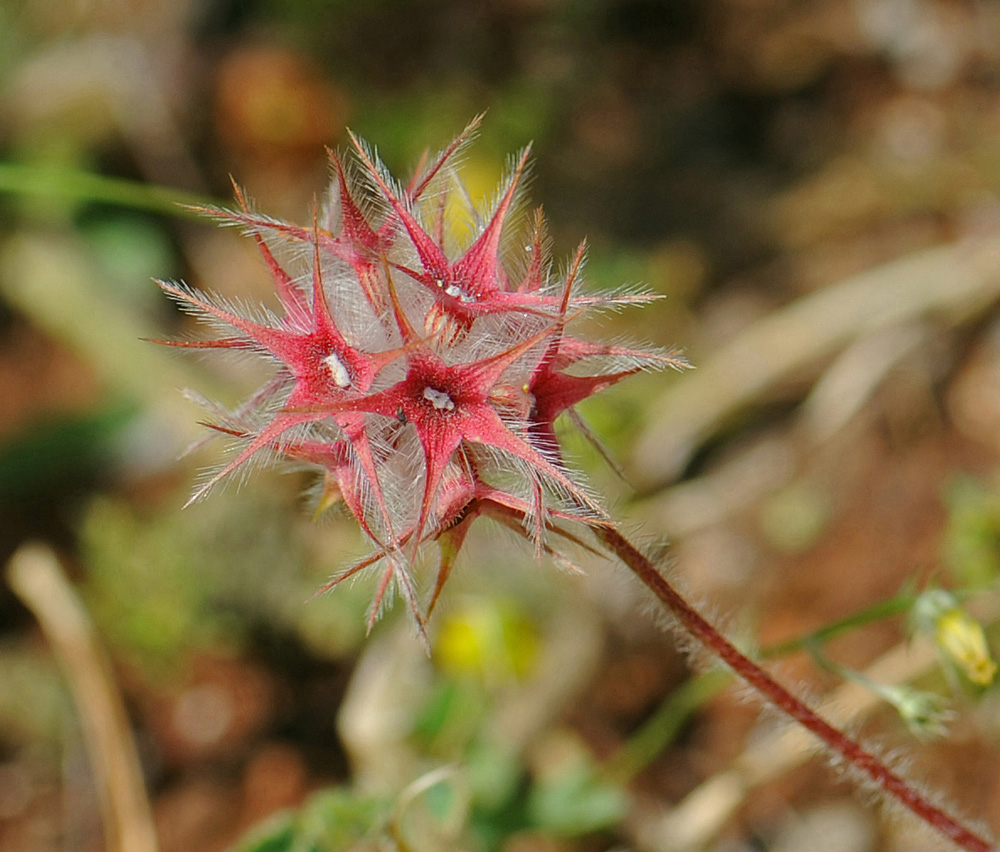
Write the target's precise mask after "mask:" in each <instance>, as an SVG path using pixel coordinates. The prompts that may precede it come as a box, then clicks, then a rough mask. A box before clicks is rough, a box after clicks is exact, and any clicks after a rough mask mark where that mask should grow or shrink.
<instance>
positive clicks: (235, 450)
mask: <svg viewBox="0 0 1000 852" xmlns="http://www.w3.org/2000/svg"><path fill="white" fill-rule="evenodd" d="M288 431H290V432H292V431H295V427H292V428H291V429H289V430H288ZM256 437H257V436H256V435H253V434H251V435H247V436H245V437H241V438H236V439H235V440H232V441H230V442H228V445H227V446H226V448H225V450H224V451H223V456H224V458H223V460H222V462H221V463H219V464H216V465H211V466H208V467H206V468H203V469H202V470H201V471H199V473H198V475H197V477H196V478H195V488H194V491H193V493H192V495H191V498H190V499H189V500H188V503H187V504H186V505H190V504H192V503H198V502H201V500H203V499H204V498H205V497H206V496H208V495H209V494H211V493H213V492H215V491H218V490H220V489H226V488H235V489H236V490H237V491H238V490H240V489H241V488H243V486H244V485H245V484H246V483H247V481H248V480H249V479H250V478H251V477H252V476H253V475H255V474H256V473H257V471H258V470H261V469H264V468H267V467H271V466H274V464H275V462H276V461H278V460H279V459H282V458H283V456H282V452H281V445H280V443H277V442H275V443H273V444H272V443H269V444H265V445H264V446H262V447H260V448H259V449H258V450H257V451H256V452H254V453H253V455H251V456H250V457H249V458H247V459H246V460H245V461H244V462H243V463H242V464H240V465H238V466H237V467H235V468H233V469H232V470H230V471H228V472H227V473H226V475H225V476H221V477H220V474H221V473H222V472H223V471H225V470H226V468H227V467H228V465H229V464H230V463H231V462H232V460H233V459H234V458H236V457H237V456H238V455H239V454H240V453H241V452H243V450H244V449H245V448H246V447H247V446H248V445H249V444H251V443H253V441H254V440H255V439H256ZM285 443H287V442H285Z"/></svg>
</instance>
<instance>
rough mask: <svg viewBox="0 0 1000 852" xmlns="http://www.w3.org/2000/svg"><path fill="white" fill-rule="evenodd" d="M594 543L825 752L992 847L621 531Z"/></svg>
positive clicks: (964, 838)
mask: <svg viewBox="0 0 1000 852" xmlns="http://www.w3.org/2000/svg"><path fill="white" fill-rule="evenodd" d="M594 533H595V535H596V536H597V538H598V539H599V540H600V541H601V542H602V543H603V544H604V545H605V546H606V547H607V548H608V549H609V550H610V551H611V552H612V553H614V554H615V555H616V556H617V557H618V558H619V559H620V560H621V561H622V562H623V563H625V565H627V566H628V567H629V568H630V569H631V570H632V572H633V573H634V574H635V575H636V576H637V577H638V578H639V579H640V580H641V581H642V583H643V584H644V585H645V586H646V587H647V588H648V589H649V590H650V591H652V592H653V594H655V595H656V596H657V598H659V599H660V602H661V603H662V604H663V605H664V606H665V607H666V608H667V609H668V610H669V611H670V612H671V613H672V614H673V616H674V617H675V618H676V619H677V620H678V621H679V622H680V623H681V625H682V626H683V627H684V629H685V630H687V631H688V632H689V633H690V634H691V635H692V636H694V637H695V638H696V639H697V640H698V641H699V642H701V643H702V644H703V645H704V646H705V647H706V648H708V649H709V650H710V651H711V652H712V653H713V654H715V655H716V656H717V657H719V658H720V659H721V660H723V662H725V663H726V665H728V666H729V667H730V668H731V669H732V670H733V671H734V672H735V673H736V674H737V675H738V676H739V677H740V678H742V679H743V680H744V681H746V682H747V683H748V684H750V685H751V686H752V687H753V688H754V689H756V690H757V692H759V693H760V694H761V695H762V696H763V697H764V698H766V699H767V700H768V701H769V702H770V703H772V704H774V705H775V706H776V707H778V708H779V709H780V710H782V711H784V712H785V713H786V714H788V715H789V716H790V717H791V718H792V719H794V720H795V721H796V722H798V723H799V724H801V725H802V726H803V727H805V728H807V729H808V730H809V731H810V732H811V733H812V734H813V735H814V736H816V737H818V738H819V739H820V740H821V741H822V742H823V743H824V744H825V745H826V746H827V747H828V748H830V749H832V750H833V751H834V752H836V753H837V754H839V755H841V756H842V757H843V758H844V759H845V760H846V761H848V762H849V763H850V764H851V765H853V766H854V767H855V768H857V769H858V770H859V771H860V772H862V773H863V774H864V775H865V776H867V777H868V778H870V779H871V780H872V781H873V782H874V783H875V784H876V785H877V786H878V787H879V788H880V789H881V790H883V791H885V793H886V794H887V795H888V796H889V797H891V798H892V799H894V800H895V801H897V802H899V804H901V805H903V807H905V808H907V809H908V810H910V811H911V812H912V813H913V814H915V815H916V816H917V817H918V818H920V819H921V820H923V821H924V822H925V823H927V825H930V826H932V827H933V828H935V829H937V830H938V831H939V832H941V833H942V834H944V835H945V836H946V837H948V838H949V839H950V840H951V841H952V842H954V843H955V844H956V845H957V846H959V847H960V848H962V849H966V850H969V852H990V850H993V849H994V846H993V844H992V843H990V842H989V841H987V840H986V839H985V838H983V837H981V836H980V835H978V834H976V833H975V832H973V831H972V830H971V829H969V828H966V827H965V826H964V825H962V824H961V823H960V822H959V821H958V820H956V819H955V818H954V817H952V816H950V815H949V814H947V813H945V812H944V811H943V810H941V809H940V808H939V807H937V806H936V805H934V804H932V803H931V802H930V801H928V800H927V799H926V798H925V797H924V796H922V795H921V794H920V793H918V792H917V791H916V790H914V789H913V788H912V787H911V786H910V785H909V784H908V783H907V782H906V781H904V780H903V779H902V778H901V777H900V776H899V775H897V774H896V773H895V772H893V771H892V770H891V769H889V768H888V767H887V766H886V765H885V764H884V763H883V762H882V761H881V760H879V758H877V757H876V756H875V755H873V754H872V753H871V752H869V751H866V750H865V749H863V748H862V747H861V746H860V745H858V744H857V743H856V742H855V741H854V740H853V739H851V738H850V737H848V736H847V735H846V734H844V733H843V732H841V731H839V730H838V729H837V728H835V727H833V725H831V724H830V723H829V722H827V721H826V720H825V719H823V718H822V717H821V716H819V715H818V714H817V713H816V712H815V711H813V710H811V709H810V708H809V707H808V706H806V705H805V704H804V703H803V702H802V701H801V700H800V699H798V698H796V697H795V696H794V695H792V693H790V692H789V691H788V690H787V689H785V687H783V686H782V685H781V684H779V683H778V682H777V681H775V680H774V679H773V678H772V677H771V676H770V675H769V674H768V673H767V672H765V671H764V670H763V669H762V668H760V666H758V665H757V664H756V663H754V662H753V661H752V660H750V659H749V658H748V657H746V656H745V655H744V654H742V653H741V652H740V651H738V650H737V649H736V648H735V647H734V646H733V645H732V643H730V642H729V640H728V639H726V638H725V637H724V636H723V635H722V634H721V633H720V632H719V631H718V630H716V629H715V627H713V626H712V625H711V624H710V623H709V622H708V621H706V620H705V618H704V617H703V616H702V615H701V614H700V613H699V612H698V611H697V610H695V609H694V608H693V607H692V606H691V605H690V604H689V603H688V602H687V601H686V600H685V599H684V598H683V597H682V596H681V595H680V594H679V593H678V592H677V590H676V589H674V587H673V586H672V585H671V584H670V583H669V582H668V581H667V580H666V578H665V577H664V576H663V575H662V574H661V573H660V572H659V571H658V570H657V568H656V566H655V565H654V564H653V563H652V562H651V561H650V560H649V559H648V558H647V557H646V556H645V555H644V554H643V553H642V552H641V551H640V550H639V549H638V548H637V547H636V546H635V545H633V544H632V543H631V542H630V541H629V540H628V539H627V538H625V536H624V535H622V533H621V532H619V531H618V530H617V529H615V528H613V527H605V526H598V527H595V528H594Z"/></svg>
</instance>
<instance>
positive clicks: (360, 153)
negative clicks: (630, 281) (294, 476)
mask: <svg viewBox="0 0 1000 852" xmlns="http://www.w3.org/2000/svg"><path fill="white" fill-rule="evenodd" d="M478 123H479V119H476V120H474V121H473V122H472V123H471V124H470V125H469V126H468V127H467V128H466V129H465V131H464V132H463V133H462V134H461V135H460V136H459V137H458V138H457V139H456V140H455V141H454V142H453V143H452V144H451V145H449V146H448V147H447V148H446V149H445V150H444V151H443V152H441V153H440V154H439V155H438V156H437V157H435V158H433V159H429V160H428V161H427V165H425V166H424V167H423V168H422V169H420V170H418V172H417V174H416V175H415V176H414V177H413V179H412V180H411V181H410V182H409V183H408V184H406V186H405V187H404V186H401V185H399V184H397V182H396V181H395V180H394V179H393V178H392V177H391V175H390V174H389V173H388V171H387V170H386V169H385V167H384V166H383V165H382V164H381V163H380V161H379V159H378V156H377V154H376V153H375V151H374V150H373V149H371V148H369V147H368V146H366V145H365V144H364V143H363V142H361V141H360V140H358V139H357V138H355V137H354V136H353V135H352V136H351V139H352V142H353V162H351V163H349V164H345V163H344V162H343V160H342V159H341V157H340V156H339V155H337V154H334V153H332V152H331V153H330V160H331V164H332V168H333V172H334V180H333V183H332V186H331V188H330V191H329V192H328V194H327V198H326V205H325V207H324V209H323V210H322V211H319V212H315V213H314V215H313V223H312V226H311V227H302V226H298V225H294V224H290V223H286V222H282V221H279V220H275V219H271V218H269V217H266V216H263V215H261V214H259V213H256V212H254V211H253V210H252V209H251V206H250V204H249V203H248V201H247V200H246V198H245V196H244V195H243V193H242V192H241V191H240V190H239V188H238V187H236V200H237V207H236V208H235V209H232V210H227V209H215V208H213V209H208V210H206V212H208V213H210V214H211V215H214V216H215V217H217V218H218V219H220V220H221V221H222V222H223V223H225V224H230V225H235V226H238V227H240V228H242V229H244V230H245V231H246V232H247V233H249V234H250V235H251V236H252V237H253V239H254V240H255V241H256V243H257V246H258V249H259V251H260V254H261V256H262V258H263V260H264V262H265V264H266V266H267V268H268V270H269V271H270V274H271V278H272V279H273V282H274V287H275V291H276V294H277V298H278V302H279V304H280V308H281V310H280V312H279V313H271V312H260V314H259V315H258V316H255V317H251V316H247V315H245V314H244V313H241V312H240V311H238V310H236V309H235V308H233V307H231V306H229V305H226V304H223V303H222V302H221V301H219V300H217V299H214V298H212V297H210V296H208V295H205V294H203V293H201V292H199V291H197V290H195V289H193V288H190V287H188V286H186V285H184V284H181V283H171V282H159V283H160V286H161V287H162V288H163V289H164V291H165V292H166V293H167V294H168V295H169V296H171V297H172V298H173V299H175V300H176V301H177V302H179V303H180V305H181V307H182V308H184V309H185V310H188V311H191V312H193V313H195V314H197V315H199V316H201V317H203V318H204V319H206V320H207V321H208V322H209V323H210V324H212V325H213V326H215V327H217V328H219V329H221V335H222V336H220V337H217V338H215V339H211V340H197V341H178V342H174V343H173V345H176V346H181V347H185V348H193V349H232V350H241V351H247V352H252V353H255V354H257V355H259V356H261V357H263V358H266V359H267V360H269V361H271V362H272V363H273V365H274V375H273V377H272V378H271V379H270V380H269V381H268V382H267V383H266V384H265V385H264V387H262V388H261V389H260V390H259V391H258V392H257V393H255V394H254V395H253V396H252V397H251V398H250V399H249V400H248V401H247V402H246V403H245V404H244V405H242V406H240V407H239V408H238V409H237V410H236V411H232V412H229V411H216V415H217V422H215V423H214V424H212V425H213V427H214V428H215V429H216V430H217V431H219V432H221V433H224V434H227V435H229V436H231V437H233V438H235V439H237V441H238V449H237V451H236V454H235V456H234V457H233V458H232V460H231V461H229V462H228V463H227V464H225V465H224V466H223V467H221V468H220V469H219V470H217V471H215V472H214V473H212V474H211V475H209V477H208V478H207V479H206V480H205V481H204V482H203V483H202V484H201V485H200V486H199V487H198V489H197V490H196V491H195V494H194V495H193V497H192V498H191V500H192V501H194V500H197V499H199V498H200V497H202V496H203V495H205V494H206V493H207V492H208V491H210V490H211V489H212V488H213V487H214V486H215V485H216V484H217V483H219V482H220V481H222V480H223V479H225V478H226V477H228V476H229V475H230V474H231V473H233V472H234V471H236V470H238V469H240V468H243V467H244V466H245V465H247V463H249V462H250V461H251V460H252V459H255V458H258V457H259V456H260V455H261V454H265V455H266V454H270V455H271V456H276V457H278V458H285V459H290V460H294V461H297V462H304V463H307V464H309V465H312V466H314V467H316V468H317V469H318V470H320V471H322V473H323V476H324V493H323V498H322V500H321V503H322V505H324V506H326V505H328V504H330V503H332V502H335V501H338V500H340V501H343V504H344V505H345V506H346V508H347V509H348V511H350V513H351V514H352V515H354V516H355V518H357V520H358V522H359V523H360V525H361V527H362V529H363V530H364V532H365V533H366V534H367V536H368V537H369V538H370V539H371V541H372V543H373V552H372V553H371V555H370V556H369V557H367V558H365V559H364V560H362V561H361V562H359V563H357V564H356V565H354V566H351V567H350V568H348V569H346V570H345V571H343V572H341V573H340V574H339V575H338V576H336V577H335V578H333V580H332V581H331V582H330V583H329V584H328V586H327V587H326V588H330V587H332V586H334V585H336V584H337V583H339V582H340V581H341V580H343V579H344V578H346V577H349V576H353V575H355V574H356V573H358V572H359V571H362V570H365V569H368V568H371V567H373V566H376V565H379V566H382V568H381V570H382V576H381V581H380V583H379V586H378V591H377V592H376V597H375V604H374V606H373V607H372V612H371V620H374V618H375V617H376V616H377V614H378V613H379V611H380V609H381V608H382V604H383V602H384V601H385V600H386V599H387V597H388V593H389V592H390V591H391V590H392V589H394V588H396V589H398V590H400V591H401V593H402V594H403V596H404V598H405V599H406V601H407V603H408V605H409V606H410V608H411V610H412V612H413V614H414V616H415V618H416V620H417V623H418V625H419V626H420V628H421V630H422V629H423V626H424V624H425V621H426V617H427V615H428V614H429V612H430V610H431V609H433V606H434V604H435V603H436V601H437V599H438V596H439V594H440V592H441V589H442V587H443V586H444V583H445V581H446V580H447V579H448V576H449V574H450V572H451V569H452V566H453V565H454V562H455V558H456V556H457V554H458V552H459V551H460V550H461V547H462V544H463V542H464V540H465V535H466V533H467V531H468V528H469V525H470V524H471V522H472V521H473V520H474V519H475V518H477V517H479V516H481V515H486V516H489V517H491V518H493V519H495V520H497V521H498V522H499V523H501V524H503V525H505V526H507V527H509V528H511V529H514V530H516V531H517V532H518V533H519V534H521V535H523V536H525V537H526V538H529V539H532V540H533V541H534V544H535V549H536V552H537V553H538V554H539V555H541V554H543V553H544V554H549V555H552V556H554V557H555V558H556V559H559V560H562V561H565V557H562V556H561V555H560V554H559V553H558V551H557V550H556V549H555V548H554V547H553V545H552V541H553V540H556V539H557V540H559V541H562V542H573V543H576V544H581V545H583V542H582V541H581V540H580V539H579V538H578V537H577V536H576V535H575V534H573V533H572V532H571V531H569V530H568V529H566V528H565V524H566V523H570V522H580V523H583V524H590V525H593V524H607V523H609V521H608V520H607V516H606V514H605V512H604V510H603V508H602V506H601V505H600V502H599V501H598V499H597V498H596V497H595V496H594V495H592V494H591V493H589V492H588V491H587V489H586V488H585V487H584V486H583V485H582V484H581V483H580V482H579V481H578V479H577V478H576V476H575V475H574V474H573V473H571V472H570V471H569V470H568V469H567V467H566V465H565V464H564V462H563V459H562V456H561V453H560V451H559V446H558V440H557V436H556V431H555V425H554V424H555V420H556V418H557V417H559V415H561V414H563V413H564V412H568V413H570V415H571V416H573V417H574V419H575V421H576V422H579V418H578V415H576V413H575V411H574V406H576V405H577V404H578V403H579V402H581V401H582V400H584V399H586V398H587V397H589V396H591V395H593V394H594V393H597V392H598V391H601V390H603V389H605V388H607V387H610V386H611V385H614V384H616V383H617V382H619V381H621V380H622V379H623V378H625V377H626V376H629V375H631V374H632V373H635V372H637V371H638V370H641V369H644V368H662V367H673V368H676V369H680V368H682V367H683V366H685V362H684V360H683V358H682V357H681V356H680V355H679V354H678V353H677V352H674V351H655V350H648V349H639V348H633V347H630V346H624V345H612V344H603V343H596V342H592V341H589V340H584V339H579V338H577V337H575V336H574V334H573V332H571V328H572V327H573V326H574V325H575V323H576V321H577V320H578V319H579V318H580V317H581V316H582V315H584V314H586V313H589V312H592V311H595V310H600V309H602V308H609V307H610V308H615V307H620V306H622V305H627V304H633V303H635V304H641V303H643V302H646V301H649V300H650V299H651V298H653V297H651V296H650V295H648V294H644V293H627V294H617V295H614V294H611V295H584V294H582V293H580V292H579V285H580V273H581V270H582V267H583V260H584V247H583V246H581V248H580V250H579V251H578V252H577V254H576V256H575V257H574V259H573V261H572V263H571V265H570V267H569V270H568V272H567V273H566V275H565V276H556V275H555V274H553V271H552V263H551V260H550V258H549V256H548V251H547V244H546V240H545V231H544V220H543V217H542V215H541V211H539V212H538V213H537V214H536V215H535V216H534V217H533V219H532V220H531V224H530V227H529V228H528V229H527V231H525V229H521V228H517V227H515V225H514V221H513V220H514V216H513V213H514V211H515V209H516V208H517V207H518V203H519V195H520V190H521V185H522V183H523V176H524V172H525V169H526V167H527V162H528V151H527V149H526V150H525V151H524V152H522V153H521V154H520V155H519V156H518V157H517V158H516V159H515V160H514V161H513V163H512V166H511V168H510V171H509V173H508V175H507V177H506V178H505V180H504V181H503V183H502V184H501V187H500V190H499V192H498V194H497V201H496V203H495V204H494V205H493V206H492V209H490V210H489V211H487V212H485V213H484V212H483V211H479V210H477V209H475V207H474V206H473V205H472V204H471V202H469V201H468V194H467V193H465V192H464V190H463V189H462V187H461V184H460V183H459V182H458V178H457V175H456V172H455V161H456V157H457V154H458V152H459V151H460V150H461V149H462V148H463V147H464V146H465V144H466V143H467V142H468V141H469V140H470V138H471V137H472V135H473V133H474V131H475V129H476V127H477V126H478ZM456 204H458V205H462V206H464V207H465V212H466V213H467V215H468V216H469V217H470V219H471V221H473V222H475V223H478V226H477V227H476V228H475V234H474V236H473V238H472V239H471V241H469V243H468V244H467V245H465V246H462V245H459V244H458V242H459V241H458V239H457V238H456V237H455V236H454V235H453V234H452V228H451V227H450V223H451V220H452V218H453V216H452V215H451V214H450V213H449V210H453V209H454V206H455V205H456ZM279 257H281V258H282V259H281V260H279ZM432 541H435V542H437V543H438V544H439V545H440V550H441V558H440V565H439V569H438V576H437V581H436V583H435V586H434V590H433V593H432V596H431V600H430V603H429V605H428V607H427V609H426V611H425V609H424V608H423V607H422V606H421V604H420V600H419V598H420V596H419V594H418V592H417V587H416V583H415V581H414V579H413V567H414V565H415V563H416V561H417V557H418V553H419V551H420V550H421V548H422V547H423V546H424V545H425V544H426V543H427V542H432ZM583 546H586V545H583Z"/></svg>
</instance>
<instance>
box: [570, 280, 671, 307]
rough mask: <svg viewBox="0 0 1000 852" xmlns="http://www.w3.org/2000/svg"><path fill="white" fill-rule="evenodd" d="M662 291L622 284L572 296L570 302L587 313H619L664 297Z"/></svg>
mask: <svg viewBox="0 0 1000 852" xmlns="http://www.w3.org/2000/svg"><path fill="white" fill-rule="evenodd" d="M665 298H666V296H664V295H663V293H657V292H656V291H655V290H652V289H650V288H649V287H646V286H645V285H643V284H623V285H620V286H618V287H616V288H615V289H614V290H594V291H591V292H588V293H581V294H580V295H577V296H574V297H573V298H572V299H571V300H570V303H571V305H573V306H574V307H583V308H587V309H588V313H591V312H593V313H604V312H608V313H619V312H621V311H622V310H624V309H625V308H627V307H631V306H632V305H640V306H641V305H648V304H649V303H651V302H658V301H660V300H661V299H665Z"/></svg>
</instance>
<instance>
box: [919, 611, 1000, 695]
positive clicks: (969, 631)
mask: <svg viewBox="0 0 1000 852" xmlns="http://www.w3.org/2000/svg"><path fill="white" fill-rule="evenodd" d="M934 639H935V641H936V642H937V644H938V647H940V648H941V650H942V651H944V653H945V654H946V655H947V657H948V658H949V659H950V660H951V661H952V662H953V663H955V665H956V666H958V668H959V669H961V670H962V671H963V672H964V673H965V676H966V677H967V678H968V679H969V680H970V681H972V682H973V683H976V684H979V685H980V686H989V685H990V684H991V683H993V678H994V677H995V676H996V673H997V664H996V663H995V662H994V660H993V656H992V655H991V654H990V649H989V646H988V645H987V644H986V635H985V634H984V633H983V628H982V625H980V623H979V622H978V621H976V620H975V619H974V618H973V617H972V616H970V615H969V614H968V613H967V612H965V611H964V610H963V609H960V608H959V607H953V608H951V609H948V610H946V611H944V612H942V613H941V614H940V615H938V617H937V619H936V620H935V624H934Z"/></svg>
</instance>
